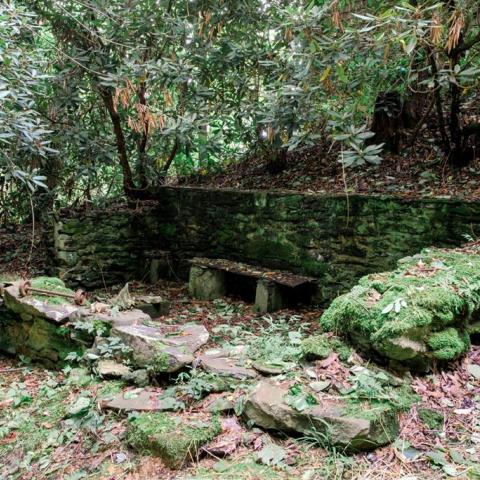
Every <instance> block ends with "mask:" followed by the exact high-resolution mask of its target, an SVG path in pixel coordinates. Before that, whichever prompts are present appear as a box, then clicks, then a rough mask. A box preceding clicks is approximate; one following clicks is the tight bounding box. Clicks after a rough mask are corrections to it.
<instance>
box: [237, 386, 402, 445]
mask: <svg viewBox="0 0 480 480" xmlns="http://www.w3.org/2000/svg"><path fill="white" fill-rule="evenodd" d="M288 394H289V388H288V386H285V385H279V384H273V383H269V382H267V381H262V382H260V383H259V384H258V385H257V387H256V388H255V390H254V391H253V392H252V393H251V394H250V396H249V397H248V398H247V401H246V403H245V409H244V415H245V416H246V418H247V419H248V420H249V421H251V422H253V423H254V424H255V425H257V426H259V427H261V428H264V429H266V430H280V431H284V432H296V433H301V434H304V435H319V436H320V437H322V438H324V439H325V443H326V445H332V446H338V447H342V448H344V449H345V450H346V451H350V452H355V451H361V450H372V449H374V448H377V447H379V446H382V445H386V444H388V443H390V442H392V441H393V440H394V439H395V437H396V436H397V435H398V429H399V425H398V418H397V415H396V413H395V411H394V410H393V409H389V408H388V407H387V406H382V408H378V409H375V408H373V407H369V408H367V406H368V405H365V406H364V407H362V406H357V407H356V408H355V409H353V407H352V406H351V405H349V404H348V403H347V401H346V400H344V399H342V398H340V397H337V398H332V397H331V396H328V397H327V396H324V397H323V398H322V397H321V396H319V398H318V405H312V406H309V407H307V408H304V409H302V410H301V411H300V410H298V409H295V408H294V407H292V406H291V405H288V404H287V403H286V402H285V400H286V397H287V396H288Z"/></svg>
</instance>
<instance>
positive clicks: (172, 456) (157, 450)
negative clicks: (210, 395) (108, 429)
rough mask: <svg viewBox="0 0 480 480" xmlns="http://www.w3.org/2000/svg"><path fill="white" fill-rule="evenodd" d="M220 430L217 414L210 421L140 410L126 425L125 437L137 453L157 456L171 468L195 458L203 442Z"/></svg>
mask: <svg viewBox="0 0 480 480" xmlns="http://www.w3.org/2000/svg"><path fill="white" fill-rule="evenodd" d="M220 431H221V426H220V423H219V421H218V420H217V418H216V417H212V418H211V419H210V420H209V421H205V420H198V421H195V420H188V421H187V420H186V419H184V418H182V417H180V416H179V415H173V414H167V413H163V412H160V413H158V412H157V413H142V414H140V415H138V416H137V417H135V418H133V419H132V420H131V421H130V423H129V426H128V430H127V440H128V442H129V443H130V444H131V445H132V446H133V447H134V448H135V449H136V450H138V451H139V452H148V453H150V454H152V455H158V456H159V457H161V459H162V460H163V461H164V462H165V464H166V465H167V466H168V467H170V468H174V469H178V468H180V467H182V465H184V464H185V463H188V462H190V461H192V460H194V459H195V458H196V457H197V456H198V451H199V449H200V447H202V445H204V444H205V443H207V442H209V441H210V440H212V439H213V438H215V437H216V436H217V435H218V434H219V433H220Z"/></svg>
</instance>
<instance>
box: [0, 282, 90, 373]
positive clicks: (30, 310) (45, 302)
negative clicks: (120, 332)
mask: <svg viewBox="0 0 480 480" xmlns="http://www.w3.org/2000/svg"><path fill="white" fill-rule="evenodd" d="M32 286H33V287H34V288H42V289H47V290H52V291H57V292H59V293H72V292H71V291H70V290H68V289H67V288H66V287H65V285H64V284H63V282H62V281H61V280H60V279H58V278H50V277H39V278H36V279H33V280H32ZM2 294H3V300H4V305H3V306H1V307H0V350H1V351H3V352H4V353H7V354H10V355H23V356H25V357H28V358H30V359H32V360H35V361H39V362H41V363H43V364H45V365H46V366H48V367H51V368H60V367H62V366H63V365H65V360H66V357H67V356H68V355H69V354H70V353H76V354H78V355H81V354H82V353H83V350H84V348H85V346H84V345H83V344H82V343H79V342H78V341H77V339H76V338H75V335H74V333H75V332H74V330H73V329H71V328H70V327H69V326H68V322H69V320H70V319H71V317H72V315H74V313H75V312H76V311H77V309H78V307H76V306H74V305H72V304H71V303H70V302H69V301H68V299H65V298H62V297H57V296H53V297H45V296H35V295H27V296H25V297H21V296H20V295H19V290H18V283H16V282H14V283H13V284H12V285H10V286H8V287H6V288H5V289H4V290H3V293H2Z"/></svg>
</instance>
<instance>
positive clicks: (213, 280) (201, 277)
mask: <svg viewBox="0 0 480 480" xmlns="http://www.w3.org/2000/svg"><path fill="white" fill-rule="evenodd" d="M188 290H189V292H190V295H191V296H192V297H194V298H198V299H199V300H214V299H215V298H221V297H223V296H225V294H226V292H227V282H226V274H225V272H223V271H221V270H216V269H214V268H204V267H197V266H195V265H194V266H192V267H190V280H189V282H188Z"/></svg>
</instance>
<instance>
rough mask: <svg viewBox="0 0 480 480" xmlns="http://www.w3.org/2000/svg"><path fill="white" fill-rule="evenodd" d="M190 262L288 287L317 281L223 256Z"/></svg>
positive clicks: (198, 258)
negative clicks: (227, 258) (234, 260)
mask: <svg viewBox="0 0 480 480" xmlns="http://www.w3.org/2000/svg"><path fill="white" fill-rule="evenodd" d="M189 262H190V264H192V265H195V266H198V267H205V268H212V269H215V270H224V271H226V272H229V273H235V274H237V275H244V276H246V277H252V278H257V279H258V278H261V279H263V280H268V281H270V282H274V283H278V284H279V285H285V286H286V287H291V288H295V287H298V286H300V285H304V284H308V283H316V282H317V279H316V278H313V277H307V276H305V275H297V274H295V273H291V272H285V271H281V270H272V269H269V268H263V267H257V266H254V265H249V264H247V263H241V262H233V261H231V260H225V259H223V258H219V259H213V258H203V257H195V258H192V259H191V260H189Z"/></svg>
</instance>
